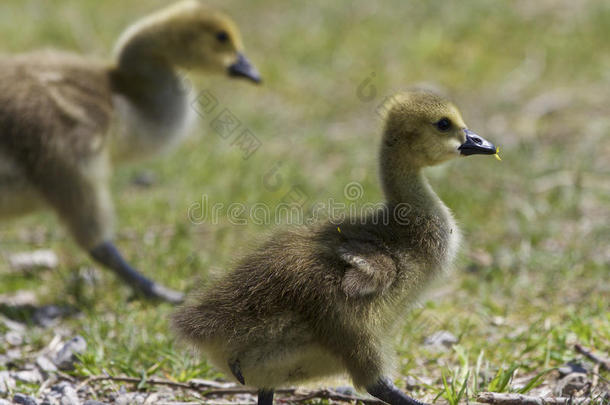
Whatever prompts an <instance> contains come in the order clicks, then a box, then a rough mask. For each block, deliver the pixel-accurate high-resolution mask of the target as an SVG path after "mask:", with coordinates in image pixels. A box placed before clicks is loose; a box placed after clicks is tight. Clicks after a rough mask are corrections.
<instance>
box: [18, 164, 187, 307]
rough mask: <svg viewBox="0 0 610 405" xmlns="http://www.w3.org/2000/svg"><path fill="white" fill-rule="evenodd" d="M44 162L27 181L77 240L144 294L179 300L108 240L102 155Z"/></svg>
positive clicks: (110, 210)
mask: <svg viewBox="0 0 610 405" xmlns="http://www.w3.org/2000/svg"><path fill="white" fill-rule="evenodd" d="M47 163H48V164H47V165H45V166H42V167H33V168H31V171H30V172H29V175H30V180H31V181H32V183H34V184H36V185H37V186H38V189H39V191H40V192H41V194H42V195H43V196H44V198H45V199H46V201H47V203H48V204H49V205H51V207H53V208H54V209H55V211H56V212H57V214H58V215H59V217H60V218H61V220H62V221H63V222H64V223H65V224H66V225H67V227H68V229H69V230H70V233H71V234H72V236H73V237H74V239H75V240H76V242H78V244H79V245H80V246H81V247H82V248H83V249H84V250H85V251H87V252H88V253H89V254H90V255H91V257H93V259H95V260H96V261H97V262H99V263H100V264H102V265H104V266H105V267H108V268H109V269H111V270H112V271H114V272H115V273H116V274H117V275H118V276H119V277H121V278H122V279H123V280H125V281H126V282H127V283H128V284H129V285H130V286H131V288H133V289H134V290H135V291H136V292H137V293H140V294H141V295H142V296H143V297H146V298H151V299H158V300H163V301H168V302H171V303H180V302H182V300H183V296H182V294H181V293H179V292H176V291H172V290H170V289H168V288H166V287H163V286H161V285H159V284H157V283H155V282H153V281H152V280H149V279H148V278H146V277H144V276H143V275H142V274H140V273H139V272H138V271H137V270H136V269H134V268H133V267H131V266H130V265H129V264H128V263H127V261H125V259H123V257H122V256H121V254H120V253H119V251H118V250H117V248H116V247H115V246H114V245H113V244H112V242H110V240H112V234H113V230H112V223H113V219H114V212H113V211H114V209H113V204H112V198H111V196H110V190H109V187H108V177H107V174H108V170H107V167H106V165H107V159H106V158H105V156H97V157H95V158H92V159H91V160H90V161H87V162H86V163H82V164H81V165H80V166H79V165H74V164H71V163H70V161H69V160H68V159H65V158H62V157H57V158H56V159H54V160H53V159H52V160H50V161H49V162H47Z"/></svg>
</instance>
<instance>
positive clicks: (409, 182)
mask: <svg viewBox="0 0 610 405" xmlns="http://www.w3.org/2000/svg"><path fill="white" fill-rule="evenodd" d="M445 122H448V123H449V124H448V125H449V127H448V128H447V129H445V128H444V124H443V129H442V130H441V129H439V125H440V124H439V123H445ZM473 139H479V140H482V138H480V137H478V136H477V135H475V134H474V133H472V132H470V131H469V130H467V129H466V125H465V124H464V122H463V120H462V118H461V115H460V113H459V112H458V110H457V109H456V108H455V107H454V106H453V104H451V103H449V102H448V101H446V100H444V99H442V98H440V97H438V96H436V95H433V94H430V93H424V92H410V93H406V94H400V95H398V96H396V97H395V99H394V101H393V104H392V106H391V107H390V108H389V112H388V115H387V117H386V124H385V129H384V135H383V141H382V145H381V148H380V166H381V180H382V185H383V188H384V194H385V196H386V201H385V205H384V206H383V208H380V209H379V210H378V211H376V212H373V213H370V214H369V215H368V216H364V217H353V218H348V219H346V220H344V221H342V222H340V223H326V224H322V225H318V226H314V227H309V228H298V229H294V230H287V231H283V232H280V233H277V234H275V235H274V236H273V237H272V238H271V239H270V240H268V241H267V242H266V243H265V244H263V245H262V246H261V247H260V248H259V249H257V250H256V251H254V252H253V253H252V254H250V255H248V256H247V257H245V258H244V259H243V260H242V261H241V262H240V264H239V265H238V266H237V267H236V268H235V269H234V270H233V271H231V272H230V273H228V274H227V275H226V276H224V277H223V278H221V279H220V280H219V281H217V282H215V283H213V284H212V285H211V286H210V287H208V288H206V289H204V290H203V291H202V292H201V293H200V295H199V296H198V297H195V298H194V300H193V302H192V303H191V304H189V305H187V306H185V307H183V308H182V309H181V310H179V311H178V312H177V313H176V314H175V316H174V320H173V321H174V326H175V328H176V330H177V331H178V333H179V334H180V336H182V337H183V338H185V339H186V340H188V341H190V342H192V343H193V344H194V345H196V346H197V347H199V348H200V349H202V351H203V352H204V353H205V354H206V355H207V356H208V358H209V360H210V361H211V362H212V363H213V364H214V365H215V366H216V367H218V368H219V369H220V370H222V371H223V372H225V373H226V374H227V375H233V376H234V377H235V378H236V379H237V380H238V381H240V382H241V383H242V384H246V385H251V386H253V387H257V388H258V389H259V404H262V405H265V404H270V403H272V397H273V389H274V388H275V387H278V386H282V385H287V384H294V383H299V382H302V381H305V380H308V379H313V378H318V377H323V376H325V375H329V374H336V373H342V372H347V374H348V375H349V376H350V377H351V378H352V380H353V382H354V384H355V385H356V386H357V387H359V388H364V389H366V390H367V391H368V392H369V393H371V394H372V395H374V396H376V397H377V398H379V399H382V400H383V401H386V402H388V403H390V404H410V405H413V404H419V403H420V402H419V401H417V400H414V399H412V398H410V397H408V396H407V395H405V394H403V393H402V392H400V391H399V390H398V389H397V388H396V387H395V386H394V385H393V383H392V381H391V379H390V376H391V375H392V373H393V368H394V367H393V364H394V355H393V350H392V339H393V337H394V336H395V333H396V331H397V329H398V328H400V327H401V326H402V323H401V318H402V316H403V315H404V313H405V311H406V310H407V309H408V308H409V304H410V303H412V302H413V301H414V300H415V299H416V298H417V296H418V294H419V293H420V292H421V291H422V289H423V288H425V286H426V285H427V284H428V283H429V281H430V280H432V279H433V278H434V277H436V276H437V275H439V274H441V273H442V272H444V271H447V270H448V269H450V268H451V265H452V261H453V259H454V257H455V254H456V251H457V248H458V245H459V240H460V233H459V229H458V227H457V225H456V223H455V220H454V219H453V216H452V215H451V213H450V211H449V209H448V208H447V207H446V206H445V205H444V204H443V202H442V201H441V200H440V199H439V198H438V197H437V196H436V194H435V193H434V191H433V190H432V189H431V187H430V186H429V184H428V182H427V180H426V179H425V177H424V175H423V173H422V169H423V168H424V167H426V166H430V165H434V164H438V163H442V162H444V161H446V160H449V159H451V158H453V157H457V156H459V155H465V153H464V150H465V149H467V148H466V147H465V145H471V144H472V143H474V142H473ZM482 141H483V140H482ZM485 142H487V141H485ZM489 145H490V146H489ZM470 150H471V151H472V149H470ZM492 150H493V153H495V148H494V147H493V145H491V144H489V143H488V145H486V148H483V147H480V148H479V149H478V151H477V152H476V153H486V154H491V153H492Z"/></svg>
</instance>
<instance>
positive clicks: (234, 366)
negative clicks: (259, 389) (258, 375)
mask: <svg viewBox="0 0 610 405" xmlns="http://www.w3.org/2000/svg"><path fill="white" fill-rule="evenodd" d="M229 368H230V369H231V372H232V373H233V375H234V376H235V378H237V381H239V382H240V383H241V385H246V380H244V376H243V375H242V373H241V367H240V365H239V360H235V361H230V362H229Z"/></svg>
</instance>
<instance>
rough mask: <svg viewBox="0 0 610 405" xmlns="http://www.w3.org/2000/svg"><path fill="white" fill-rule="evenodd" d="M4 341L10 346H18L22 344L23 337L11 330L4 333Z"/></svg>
mask: <svg viewBox="0 0 610 405" xmlns="http://www.w3.org/2000/svg"><path fill="white" fill-rule="evenodd" d="M4 340H6V343H8V344H9V345H11V346H20V345H21V344H22V343H23V335H22V334H21V333H19V332H17V331H14V330H11V331H8V332H6V334H5V335H4Z"/></svg>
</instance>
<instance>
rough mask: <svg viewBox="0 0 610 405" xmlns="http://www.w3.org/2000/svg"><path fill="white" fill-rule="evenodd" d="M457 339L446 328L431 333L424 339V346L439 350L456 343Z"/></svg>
mask: <svg viewBox="0 0 610 405" xmlns="http://www.w3.org/2000/svg"><path fill="white" fill-rule="evenodd" d="M457 342H458V339H457V338H456V337H455V336H454V335H453V334H452V333H451V332H448V331H446V330H441V331H438V332H435V333H433V334H432V335H430V336H428V337H427V338H426V339H425V340H424V346H430V347H433V348H436V349H439V350H446V349H448V348H450V347H451V346H453V345H454V344H456V343H457Z"/></svg>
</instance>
